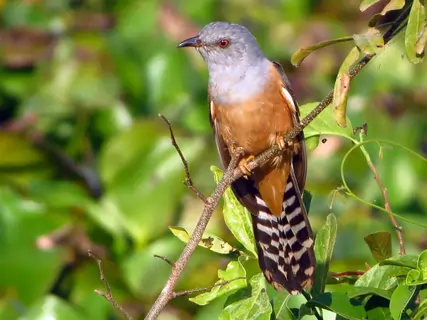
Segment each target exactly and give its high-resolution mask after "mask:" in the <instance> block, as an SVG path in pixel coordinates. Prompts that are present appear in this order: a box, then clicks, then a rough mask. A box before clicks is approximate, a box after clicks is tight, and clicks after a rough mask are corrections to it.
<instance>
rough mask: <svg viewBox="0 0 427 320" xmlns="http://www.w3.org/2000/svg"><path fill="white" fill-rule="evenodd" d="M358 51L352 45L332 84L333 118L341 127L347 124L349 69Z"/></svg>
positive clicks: (358, 53)
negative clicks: (333, 84)
mask: <svg viewBox="0 0 427 320" xmlns="http://www.w3.org/2000/svg"><path fill="white" fill-rule="evenodd" d="M359 56H360V51H359V49H358V48H357V47H354V48H353V49H352V50H351V51H350V53H349V54H348V55H347V57H346V58H345V59H344V62H343V63H342V64H341V67H340V69H339V71H338V75H337V78H336V80H335V86H334V97H333V100H332V105H333V106H334V114H333V115H334V119H335V121H336V122H337V124H338V125H339V126H341V127H346V126H347V121H346V119H347V117H346V116H347V112H346V110H347V97H348V91H349V89H350V69H351V66H352V65H353V64H354V63H355V62H356V61H357V59H359Z"/></svg>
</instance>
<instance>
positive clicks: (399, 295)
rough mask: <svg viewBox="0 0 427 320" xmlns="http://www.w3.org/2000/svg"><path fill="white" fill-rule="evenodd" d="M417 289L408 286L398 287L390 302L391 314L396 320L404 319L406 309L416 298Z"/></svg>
mask: <svg viewBox="0 0 427 320" xmlns="http://www.w3.org/2000/svg"><path fill="white" fill-rule="evenodd" d="M415 293H416V287H410V286H406V285H402V284H401V285H398V286H397V288H396V289H395V290H394V292H393V294H392V296H391V300H390V313H391V315H392V317H393V319H394V320H400V319H402V316H403V315H404V314H405V310H406V307H407V306H408V304H409V302H410V301H411V300H412V299H413V298H414V295H415Z"/></svg>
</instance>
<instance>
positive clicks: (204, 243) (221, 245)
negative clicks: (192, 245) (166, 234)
mask: <svg viewBox="0 0 427 320" xmlns="http://www.w3.org/2000/svg"><path fill="white" fill-rule="evenodd" d="M169 229H170V231H172V233H173V234H174V235H175V236H176V237H177V238H178V239H179V240H181V241H183V242H185V243H187V242H188V241H189V240H190V237H191V234H192V232H191V234H190V233H189V232H188V231H187V230H186V229H185V228H182V227H169ZM199 246H201V247H204V248H207V249H209V250H212V251H214V252H217V253H221V254H229V253H231V252H234V251H237V249H236V248H233V247H232V246H231V245H230V244H228V243H227V242H225V241H224V240H222V239H221V238H219V237H217V236H214V235H203V238H202V240H201V241H200V242H199Z"/></svg>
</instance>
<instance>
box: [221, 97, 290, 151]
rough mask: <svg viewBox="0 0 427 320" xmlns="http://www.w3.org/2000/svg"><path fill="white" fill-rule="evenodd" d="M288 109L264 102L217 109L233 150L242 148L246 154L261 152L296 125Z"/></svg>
mask: <svg viewBox="0 0 427 320" xmlns="http://www.w3.org/2000/svg"><path fill="white" fill-rule="evenodd" d="M286 111H287V110H286V109H285V108H280V109H279V110H278V108H275V107H274V105H272V104H266V103H264V102H259V103H258V104H254V103H253V104H252V105H250V106H249V105H245V106H241V105H236V106H223V107H219V108H218V110H217V120H218V125H219V128H220V133H221V135H222V137H223V139H224V141H225V142H226V144H227V146H228V147H229V149H231V152H234V149H235V148H236V147H240V148H242V149H243V150H244V151H245V153H246V154H249V155H258V154H260V153H261V152H263V151H264V150H266V149H268V148H269V147H270V146H271V145H273V144H274V143H276V138H277V136H278V135H283V134H285V133H286V132H287V131H289V130H290V129H291V128H292V119H291V118H290V116H289V114H288V112H286Z"/></svg>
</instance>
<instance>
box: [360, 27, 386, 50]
mask: <svg viewBox="0 0 427 320" xmlns="http://www.w3.org/2000/svg"><path fill="white" fill-rule="evenodd" d="M353 39H354V42H355V43H356V46H357V47H358V48H359V49H360V51H362V52H363V53H365V54H378V53H380V52H381V51H382V50H383V49H384V38H383V35H382V34H381V32H380V31H379V30H378V29H377V28H369V29H368V31H367V32H365V33H361V34H354V35H353Z"/></svg>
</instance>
